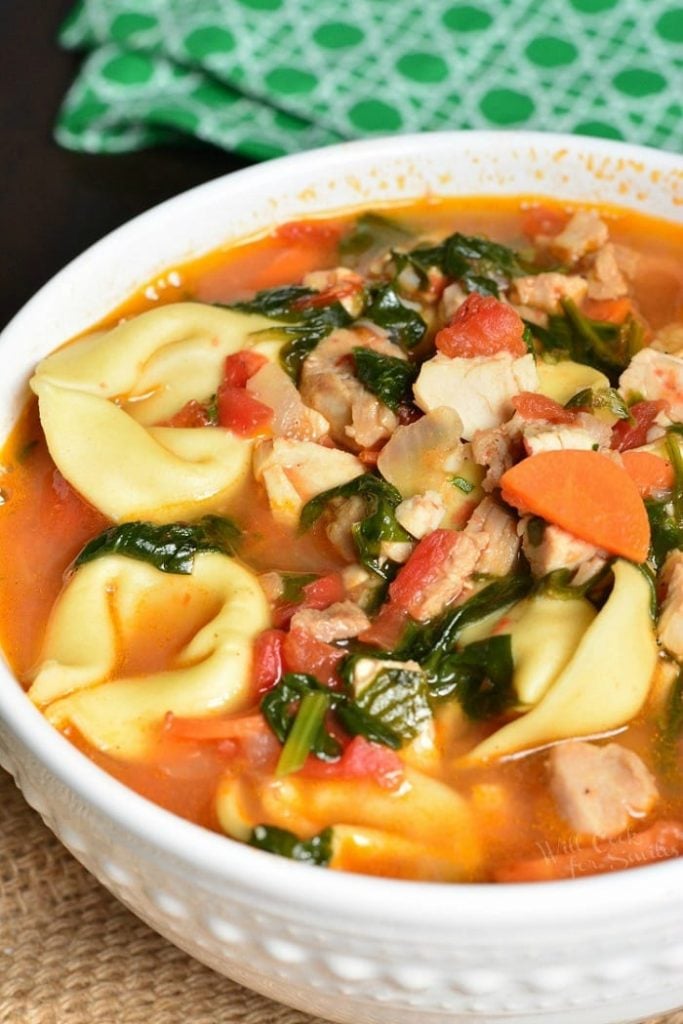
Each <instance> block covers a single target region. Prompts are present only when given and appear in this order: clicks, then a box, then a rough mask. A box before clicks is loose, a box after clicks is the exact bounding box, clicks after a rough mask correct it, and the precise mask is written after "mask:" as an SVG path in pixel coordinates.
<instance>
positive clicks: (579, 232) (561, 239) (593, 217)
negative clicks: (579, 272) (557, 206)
mask: <svg viewBox="0 0 683 1024" xmlns="http://www.w3.org/2000/svg"><path fill="white" fill-rule="evenodd" d="M608 238H609V232H608V230H607V225H606V224H605V222H604V221H603V220H601V218H600V217H599V215H598V214H597V213H596V212H595V210H577V211H576V213H575V214H574V215H573V216H572V218H571V219H570V221H569V223H568V224H567V225H566V227H564V228H563V229H562V231H560V233H559V235H555V236H554V237H553V238H549V239H543V242H544V243H545V244H547V245H548V247H549V248H550V249H551V251H552V252H553V253H554V254H555V255H556V256H558V257H559V259H561V260H563V261H564V262H565V263H570V264H574V263H577V262H578V260H580V259H581V258H582V257H583V256H586V255H587V254H588V253H589V252H595V250H596V249H599V248H600V246H601V245H604V244H605V242H606V241H607V240H608ZM539 241H541V240H540V239H539Z"/></svg>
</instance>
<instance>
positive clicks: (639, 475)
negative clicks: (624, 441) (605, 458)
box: [621, 452, 674, 498]
mask: <svg viewBox="0 0 683 1024" xmlns="http://www.w3.org/2000/svg"><path fill="white" fill-rule="evenodd" d="M621 461H622V463H623V466H624V469H625V470H626V472H627V473H628V475H629V476H630V477H631V480H633V482H634V484H635V485H636V487H637V488H638V490H639V492H640V496H641V498H651V497H652V495H653V494H657V493H659V492H660V491H670V490H671V488H672V487H673V485H674V470H673V466H672V465H671V463H670V462H669V460H668V459H663V458H662V457H661V455H655V454H653V452H624V453H623V455H622V456H621Z"/></svg>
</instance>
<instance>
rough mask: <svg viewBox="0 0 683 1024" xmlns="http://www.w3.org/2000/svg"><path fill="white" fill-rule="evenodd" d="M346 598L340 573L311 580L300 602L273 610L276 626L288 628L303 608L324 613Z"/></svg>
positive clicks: (303, 591)
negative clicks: (323, 611) (314, 609)
mask: <svg viewBox="0 0 683 1024" xmlns="http://www.w3.org/2000/svg"><path fill="white" fill-rule="evenodd" d="M345 597H346V588H345V587H344V583H343V580H342V578H341V575H340V573H338V572H331V573H328V575H327V576H321V577H320V578H319V579H317V580H311V582H310V583H307V584H306V586H305V587H302V589H301V598H300V600H299V601H297V602H295V603H292V602H289V603H287V604H281V605H278V607H276V608H275V609H274V610H273V621H274V623H275V625H276V626H278V627H281V626H286V625H287V623H288V622H289V620H290V619H291V617H292V615H293V614H294V612H297V611H299V610H300V609H301V608H316V609H317V610H318V611H322V610H323V608H329V606H330V605H331V604H335V603H336V602H337V601H343V600H344V598H345Z"/></svg>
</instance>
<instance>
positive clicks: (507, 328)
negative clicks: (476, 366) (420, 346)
mask: <svg viewBox="0 0 683 1024" xmlns="http://www.w3.org/2000/svg"><path fill="white" fill-rule="evenodd" d="M523 335H524V322H523V320H522V318H521V316H520V315H519V313H517V312H516V311H515V310H514V309H513V308H512V306H508V305H506V303H504V302H500V301H499V300H498V299H494V298H493V296H492V295H478V294H476V293H474V294H472V295H469V296H468V297H467V299H465V301H464V302H463V304H462V306H460V308H459V309H458V310H457V311H456V312H455V313H454V315H453V317H452V318H451V321H450V323H448V324H446V326H445V327H442V329H441V330H440V331H439V332H438V334H437V336H436V347H437V349H438V350H439V352H443V354H444V355H446V356H450V357H451V358H455V357H456V356H462V357H464V358H466V359H469V358H472V357H473V356H494V355H496V354H497V353H498V352H509V353H510V354H511V355H513V356H523V355H526V352H527V347H526V345H525V343H524V337H523Z"/></svg>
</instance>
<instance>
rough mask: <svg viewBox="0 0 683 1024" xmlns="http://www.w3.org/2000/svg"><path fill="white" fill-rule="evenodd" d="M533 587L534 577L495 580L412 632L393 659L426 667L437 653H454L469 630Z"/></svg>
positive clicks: (519, 575) (393, 655) (520, 597)
mask: <svg viewBox="0 0 683 1024" xmlns="http://www.w3.org/2000/svg"><path fill="white" fill-rule="evenodd" d="M532 586H533V580H532V578H531V576H530V575H527V574H523V573H511V574H510V575H509V576H503V577H501V578H500V579H495V580H493V582H491V583H489V584H487V585H486V586H485V587H483V588H482V589H481V590H479V591H477V593H476V594H474V595H473V596H472V597H470V598H469V599H468V600H467V601H464V602H463V604H461V605H458V606H457V608H453V609H451V610H449V611H446V612H444V614H443V615H441V616H439V618H437V619H435V620H434V621H433V622H430V623H427V624H426V625H425V626H418V625H415V626H413V627H412V628H411V629H409V630H408V632H407V636H406V640H405V641H404V643H403V644H402V645H401V647H400V648H399V649H398V650H397V651H396V652H394V653H393V654H392V657H397V658H400V659H401V660H406V661H407V660H408V659H409V658H410V659H412V660H414V661H417V662H420V664H424V663H425V662H426V660H427V659H428V658H429V656H430V655H432V654H434V653H437V654H443V653H446V652H449V651H451V650H452V648H453V647H454V646H455V644H456V642H457V639H458V636H459V634H460V633H461V632H462V630H463V629H464V628H465V627H466V626H470V625H472V623H474V622H479V621H480V620H481V619H484V618H486V616H487V615H491V614H492V613H493V612H495V611H499V610H501V609H503V608H507V607H508V606H509V605H512V604H515V603H516V602H517V601H521V599H522V598H523V597H526V596H527V594H528V593H529V592H530V591H531V589H532Z"/></svg>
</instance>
